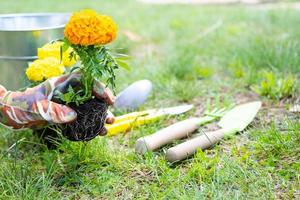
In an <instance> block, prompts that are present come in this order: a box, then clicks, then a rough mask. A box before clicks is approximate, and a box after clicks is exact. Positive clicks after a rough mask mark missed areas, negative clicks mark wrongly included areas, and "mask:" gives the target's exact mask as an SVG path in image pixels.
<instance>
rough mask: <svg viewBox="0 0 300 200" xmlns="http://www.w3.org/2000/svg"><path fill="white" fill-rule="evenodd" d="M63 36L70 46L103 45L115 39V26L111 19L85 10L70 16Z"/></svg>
mask: <svg viewBox="0 0 300 200" xmlns="http://www.w3.org/2000/svg"><path fill="white" fill-rule="evenodd" d="M64 34H65V37H66V38H67V39H68V40H69V41H70V42H71V43H72V44H79V45H83V46H88V45H104V44H107V43H110V42H111V41H113V40H114V39H115V38H116V35H117V25H116V23H115V22H114V21H113V19H112V18H111V17H109V16H106V15H100V14H98V13H97V12H95V11H93V10H89V9H87V10H82V11H80V12H76V13H74V14H73V15H72V16H71V18H70V20H69V22H68V23H67V25H66V27H65V31H64Z"/></svg>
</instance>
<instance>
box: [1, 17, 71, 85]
mask: <svg viewBox="0 0 300 200" xmlns="http://www.w3.org/2000/svg"><path fill="white" fill-rule="evenodd" d="M69 17H70V15H69V14H66V13H32V14H7V15H0V84H1V85H3V86H5V87H6V88H7V89H10V90H14V89H18V88H22V87H24V86H26V83H27V81H26V77H25V74H24V72H25V69H26V68H27V66H28V62H31V61H33V60H34V59H36V58H37V56H36V55H37V48H38V47H41V46H43V45H44V44H45V43H47V42H50V41H52V40H55V39H59V38H63V29H64V26H65V24H66V22H67V21H68V19H69Z"/></svg>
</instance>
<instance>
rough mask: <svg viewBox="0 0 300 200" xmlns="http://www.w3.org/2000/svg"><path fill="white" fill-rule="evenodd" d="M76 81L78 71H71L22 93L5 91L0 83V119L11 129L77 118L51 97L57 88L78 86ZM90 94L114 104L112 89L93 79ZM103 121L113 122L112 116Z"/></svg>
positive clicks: (78, 77) (65, 88)
mask: <svg viewBox="0 0 300 200" xmlns="http://www.w3.org/2000/svg"><path fill="white" fill-rule="evenodd" d="M79 80H80V74H79V73H73V74H71V75H64V76H61V77H55V78H51V79H48V80H47V81H45V82H43V83H41V84H40V85H38V86H36V87H33V88H28V89H26V90H25V91H23V92H19V91H16V92H12V91H7V90H6V89H5V88H4V87H3V86H1V85H0V122H1V123H3V124H4V125H6V126H9V127H11V128H14V129H21V128H40V127H43V126H45V125H47V124H51V123H54V124H64V123H68V122H72V121H74V120H75V119H76V117H77V114H76V112H75V111H74V110H72V109H71V108H69V107H67V106H65V105H61V104H58V103H55V102H53V101H51V99H52V97H53V95H54V94H55V93H56V92H57V91H59V92H62V93H64V92H65V91H66V90H67V88H68V87H69V85H71V86H73V85H78V84H79ZM93 94H94V96H95V97H96V98H99V99H102V100H104V101H106V102H107V103H108V104H109V105H112V104H113V103H114V100H115V97H114V96H113V94H112V92H111V91H110V90H109V89H108V88H106V87H105V85H104V84H103V83H101V82H99V81H95V82H94V87H93ZM107 122H108V123H112V122H113V116H112V115H109V117H108V119H107Z"/></svg>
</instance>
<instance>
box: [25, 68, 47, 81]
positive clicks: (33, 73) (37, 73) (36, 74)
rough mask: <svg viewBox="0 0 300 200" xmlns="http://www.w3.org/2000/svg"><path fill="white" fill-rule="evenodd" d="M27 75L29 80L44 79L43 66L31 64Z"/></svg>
mask: <svg viewBox="0 0 300 200" xmlns="http://www.w3.org/2000/svg"><path fill="white" fill-rule="evenodd" d="M26 76H27V78H28V79H29V80H31V81H34V82H39V81H42V80H43V79H44V76H43V69H42V67H34V66H32V65H29V67H28V68H27V69H26Z"/></svg>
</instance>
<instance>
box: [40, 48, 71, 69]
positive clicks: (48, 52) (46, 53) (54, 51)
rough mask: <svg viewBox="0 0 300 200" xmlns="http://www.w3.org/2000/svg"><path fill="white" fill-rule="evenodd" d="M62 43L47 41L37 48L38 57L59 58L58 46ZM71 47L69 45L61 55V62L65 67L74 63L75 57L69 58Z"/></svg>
mask: <svg viewBox="0 0 300 200" xmlns="http://www.w3.org/2000/svg"><path fill="white" fill-rule="evenodd" d="M62 45H63V42H54V43H48V44H45V45H44V46H42V47H41V48H38V57H39V58H40V59H43V58H47V57H55V58H57V59H59V60H60V47H61V46H62ZM72 51H73V50H72V48H71V47H69V48H68V49H67V50H66V51H65V52H63V55H62V63H63V65H64V66H65V67H70V66H72V65H74V64H75V62H76V59H74V58H72V59H71V60H70V53H71V52H72Z"/></svg>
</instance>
